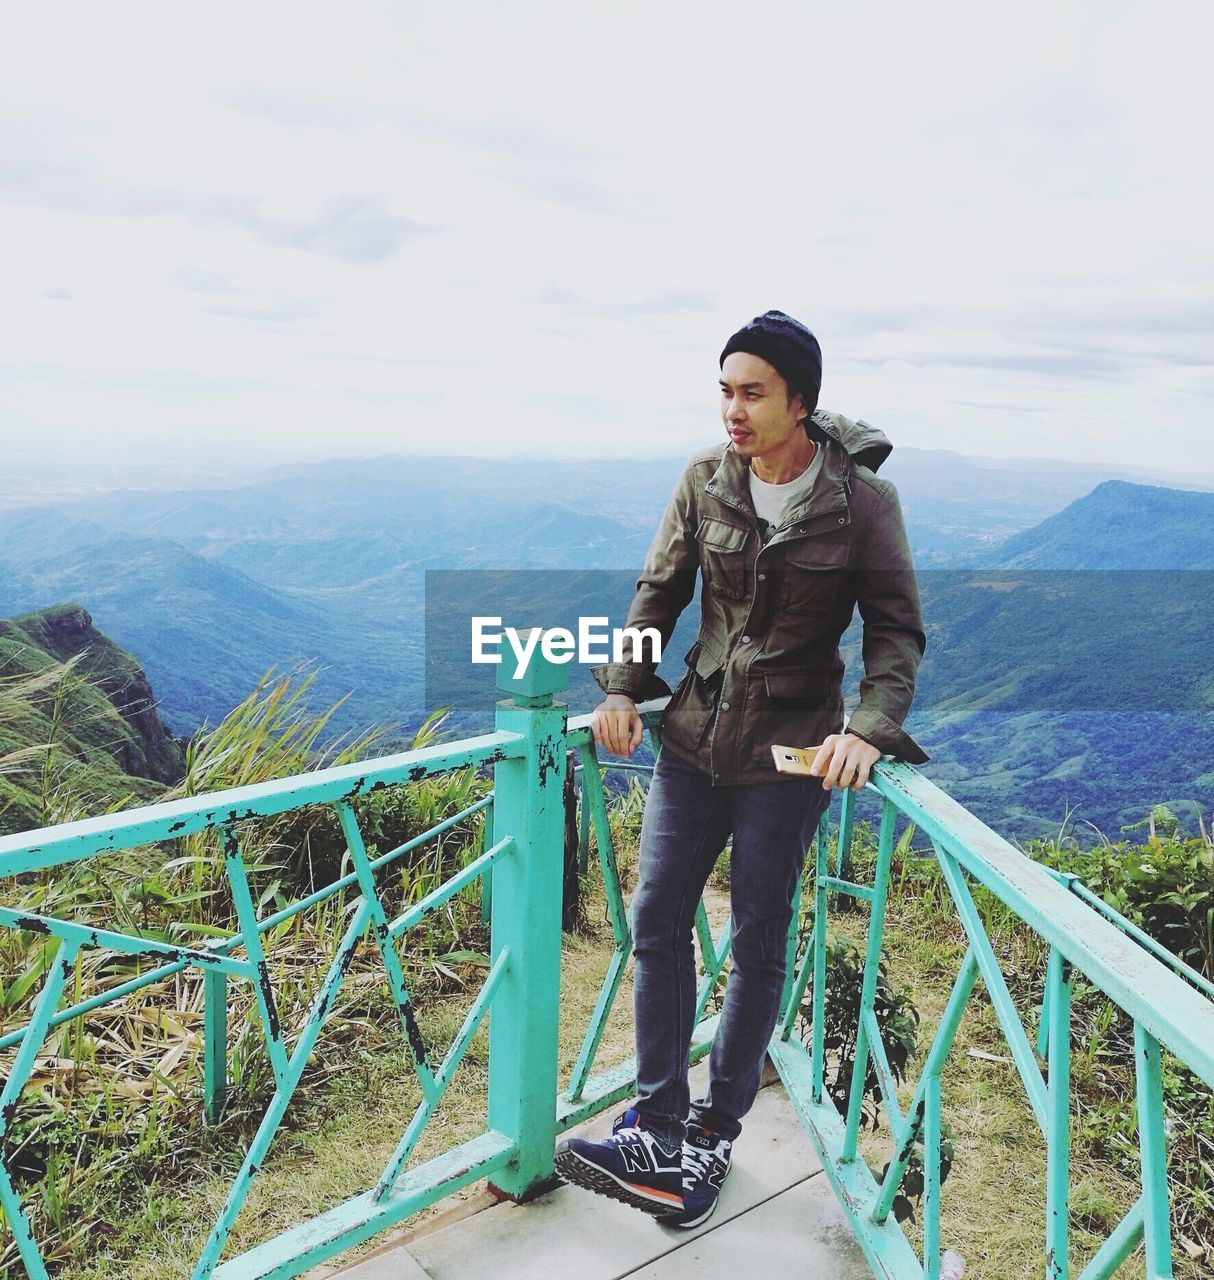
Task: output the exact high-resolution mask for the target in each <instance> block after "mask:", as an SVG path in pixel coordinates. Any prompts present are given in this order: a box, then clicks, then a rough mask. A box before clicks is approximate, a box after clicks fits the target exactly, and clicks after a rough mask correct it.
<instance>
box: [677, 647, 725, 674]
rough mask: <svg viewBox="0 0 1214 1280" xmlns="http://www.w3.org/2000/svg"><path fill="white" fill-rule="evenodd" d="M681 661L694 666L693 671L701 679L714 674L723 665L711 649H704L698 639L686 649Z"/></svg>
mask: <svg viewBox="0 0 1214 1280" xmlns="http://www.w3.org/2000/svg"><path fill="white" fill-rule="evenodd" d="M683 661H684V662H686V663H687V665H688V666H689V667H694V668H695V673H696V675H698V676H699V677H700V679H701V680H707V679H708V678H709V677H710V676H714V675H716V673H717V672H718V671H720V669H721V668H722V667H723V666H724V665H725V664H724V663H723V662H722V661H721V659H720V658H718V657H717V655H716V654H715V653H713V652H712V650H711V649H706V648H705V647H704V645H703V644H701V643H700V641H699V640H697V641H696V642H695V644H693V645H692V646H691V648H690V649H688V650H687V653H686V655H685V657H684V658H683Z"/></svg>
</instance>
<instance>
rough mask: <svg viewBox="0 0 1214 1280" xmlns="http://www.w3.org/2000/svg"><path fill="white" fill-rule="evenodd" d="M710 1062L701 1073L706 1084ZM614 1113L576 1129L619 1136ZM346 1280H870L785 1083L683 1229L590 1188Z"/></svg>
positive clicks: (390, 1256) (763, 1098)
mask: <svg viewBox="0 0 1214 1280" xmlns="http://www.w3.org/2000/svg"><path fill="white" fill-rule="evenodd" d="M704 1070H705V1064H701V1065H700V1067H699V1068H698V1069H697V1070H696V1071H695V1072H693V1079H694V1078H695V1077H699V1078H700V1081H702V1079H703V1072H704ZM614 1114H615V1112H614V1110H613V1111H611V1112H608V1113H605V1114H604V1115H601V1116H598V1117H596V1118H595V1119H594V1120H592V1121H591V1122H590V1123H588V1124H586V1125H583V1126H581V1127H580V1128H579V1129H578V1130H577V1132H580V1133H587V1134H589V1135H590V1136H592V1137H600V1136H602V1135H604V1134H606V1133H609V1132H610V1129H611V1118H612V1115H614ZM338 1275H339V1277H340V1280H482V1278H483V1280H490V1278H492V1280H551V1278H552V1277H569V1280H620V1278H621V1277H624V1276H629V1277H632V1280H691V1277H693V1276H694V1277H697V1280H714V1278H715V1277H720V1280H749V1278H750V1277H752V1276H762V1280H792V1278H793V1277H796V1278H797V1280H808V1278H810V1277H822V1280H828V1278H829V1280H871V1276H872V1273H871V1272H870V1271H869V1269H868V1267H867V1265H866V1264H865V1262H864V1258H863V1255H862V1254H861V1252H860V1249H859V1246H858V1245H857V1244H856V1242H855V1240H854V1239H853V1238H852V1234H851V1231H850V1230H849V1228H848V1226H847V1224H846V1221H845V1220H844V1218H843V1214H842V1212H841V1211H840V1210H839V1207H838V1205H837V1204H836V1202H835V1197H834V1193H833V1192H832V1191H831V1188H830V1184H829V1183H828V1182H827V1180H826V1178H825V1177H824V1176H823V1174H822V1169H821V1165H820V1164H819V1163H818V1160H817V1157H816V1156H815V1155H814V1152H813V1148H812V1147H811V1146H810V1143H809V1139H808V1138H806V1136H805V1132H804V1130H803V1129H802V1128H801V1125H800V1123H799V1121H798V1120H797V1117H796V1115H795V1113H794V1112H793V1109H792V1104H791V1103H790V1102H789V1101H788V1098H787V1097H786V1096H785V1093H784V1090H783V1087H782V1086H781V1085H780V1084H779V1083H776V1084H772V1085H769V1086H768V1087H767V1088H765V1089H763V1090H761V1091H760V1093H759V1097H758V1101H757V1102H756V1103H755V1106H754V1109H753V1110H752V1111H751V1113H750V1115H749V1116H748V1117H747V1120H746V1128H745V1130H744V1132H743V1133H742V1136H741V1137H740V1138H739V1139H738V1142H737V1144H736V1146H735V1148H734V1161H733V1169H732V1170H731V1172H730V1175H729V1177H728V1179H727V1180H726V1182H725V1188H724V1190H723V1191H722V1193H721V1200H720V1203H719V1204H718V1206H717V1211H716V1213H715V1214H714V1215H713V1216H712V1218H711V1219H710V1220H709V1221H708V1222H706V1223H705V1224H704V1225H703V1226H702V1227H698V1228H696V1229H694V1230H692V1231H676V1230H672V1229H670V1228H666V1227H660V1226H659V1225H658V1224H657V1223H656V1222H654V1221H653V1219H652V1218H649V1217H647V1216H646V1215H645V1214H643V1213H639V1212H638V1211H637V1210H635V1209H630V1208H629V1207H628V1206H626V1205H622V1204H616V1203H615V1202H614V1201H612V1200H607V1199H605V1198H604V1197H602V1196H596V1195H594V1194H593V1193H591V1192H589V1191H584V1190H583V1189H582V1188H580V1187H571V1186H561V1187H558V1188H557V1189H556V1190H555V1191H552V1192H549V1193H548V1194H547V1195H543V1196H540V1197H538V1198H537V1199H535V1200H533V1201H531V1202H530V1203H529V1204H525V1205H518V1204H511V1203H509V1202H503V1203H498V1204H494V1205H493V1206H492V1207H490V1208H485V1209H482V1210H481V1211H480V1212H478V1213H475V1214H473V1215H472V1216H470V1217H466V1218H464V1219H462V1220H460V1221H457V1222H454V1223H452V1224H451V1225H449V1226H445V1227H441V1228H440V1229H438V1230H435V1231H432V1232H429V1233H427V1234H422V1235H418V1236H416V1237H415V1238H413V1239H412V1240H410V1241H409V1243H408V1244H407V1245H401V1246H398V1247H396V1248H389V1249H387V1250H386V1251H384V1252H381V1253H377V1254H376V1255H375V1256H374V1257H372V1258H368V1259H366V1260H364V1261H362V1262H360V1263H358V1264H356V1265H355V1266H353V1267H351V1268H349V1269H347V1270H345V1271H342V1272H339V1273H338Z"/></svg>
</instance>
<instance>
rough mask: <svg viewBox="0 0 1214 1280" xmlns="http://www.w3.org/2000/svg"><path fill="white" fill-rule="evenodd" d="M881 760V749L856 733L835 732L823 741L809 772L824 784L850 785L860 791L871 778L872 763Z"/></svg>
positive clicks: (826, 787)
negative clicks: (869, 776)
mask: <svg viewBox="0 0 1214 1280" xmlns="http://www.w3.org/2000/svg"><path fill="white" fill-rule="evenodd" d="M880 759H881V751H880V749H879V748H877V747H874V746H873V744H872V743H871V742H865V741H864V739H863V738H857V737H856V735H855V734H853V733H832V734H831V735H830V737H829V738H826V739H824V740H823V742H822V745H821V746H820V747H819V748H818V751H817V754H816V755H815V756H814V762H813V764H811V765H810V767H809V771H810V772H811V773H812V774H813V775H814V777H815V778H822V779H823V782H822V786H823V787H824V788H825V789H826V790H827V791H829V790H830V789H831V788H832V787H851V788H852V790H853V791H859V790H860V789H861V788H862V787H863V786H864V784H865V783H866V782H867V781H868V775H869V772H870V770H871V769H872V767H873V765H875V764H876V763H877V761H878V760H880Z"/></svg>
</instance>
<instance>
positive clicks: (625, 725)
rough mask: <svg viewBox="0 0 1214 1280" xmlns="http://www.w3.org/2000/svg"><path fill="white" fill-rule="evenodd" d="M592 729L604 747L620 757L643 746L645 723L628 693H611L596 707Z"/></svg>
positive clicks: (600, 744) (592, 717)
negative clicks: (642, 722) (642, 721)
mask: <svg viewBox="0 0 1214 1280" xmlns="http://www.w3.org/2000/svg"><path fill="white" fill-rule="evenodd" d="M590 730H591V732H592V733H593V734H594V740H595V742H597V743H598V745H599V746H600V747H606V748H607V750H608V751H610V752H613V753H614V754H615V755H617V756H625V757H627V756H630V755H632V753H633V751H634V750H635V749H636V748H637V747H639V746H640V745H641V738H642V737H643V735H644V726H643V725H642V724H641V713H640V712H639V711H638V710H637V704H636V703H635V702H633V700H632V699H631V698H630V697H629V696H628V695H627V694H626V693H609V694H608V695H607V696H606V697H605V698H604V699H603V701H602V702H600V703H599V705H598V706H597V707H595V709H594V712H593V714H592V715H591V717H590Z"/></svg>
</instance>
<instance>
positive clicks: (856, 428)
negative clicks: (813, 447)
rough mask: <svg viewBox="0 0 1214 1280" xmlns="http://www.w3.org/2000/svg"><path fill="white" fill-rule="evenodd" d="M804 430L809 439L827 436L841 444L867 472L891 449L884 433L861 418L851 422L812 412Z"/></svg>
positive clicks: (880, 462)
mask: <svg viewBox="0 0 1214 1280" xmlns="http://www.w3.org/2000/svg"><path fill="white" fill-rule="evenodd" d="M805 430H806V433H807V434H808V435H809V437H810V439H811V440H812V439H815V438H818V439H820V438H821V437H822V436H827V437H829V438H830V439H831V440H834V441H836V442H837V443H839V444H841V445H842V446H843V448H844V449H845V450H846V451H847V453H848V454H849V455H850V456H851V457H852V458H854V459H855V460H856V461H857V462H858V463H860V465H861V466H864V467H867V468H868V469H869V470H870V471H876V470H877V468H878V467H880V465H881V464H882V463H883V462H884V461H885V459H886V458H888V457H889V455H890V454H891V453H892V452H893V449H894V446H893V445H892V444H891V443H890V440H889V437H888V436H887V435H886V434H885V432H884V431H878V430H877V428H876V427H874V426H873V425H872V424H871V423H869V422H865V421H864V419H863V418H856V419H855V420H854V421H853V420H852V419H851V418H845V417H844V416H843V414H841V413H831V412H829V411H828V410H826V409H815V410H814V411H813V414H812V415H811V416H810V419H809V422H808V424H807V425H806V428H805Z"/></svg>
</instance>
